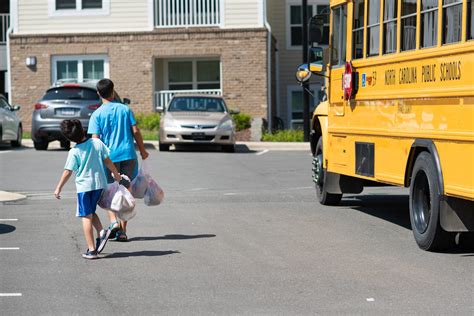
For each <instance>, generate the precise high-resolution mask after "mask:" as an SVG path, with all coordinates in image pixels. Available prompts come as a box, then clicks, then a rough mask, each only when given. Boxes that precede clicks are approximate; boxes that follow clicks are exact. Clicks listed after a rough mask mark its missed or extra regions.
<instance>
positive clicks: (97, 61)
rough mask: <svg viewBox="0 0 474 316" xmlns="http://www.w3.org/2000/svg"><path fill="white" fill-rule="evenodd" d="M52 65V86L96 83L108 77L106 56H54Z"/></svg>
mask: <svg viewBox="0 0 474 316" xmlns="http://www.w3.org/2000/svg"><path fill="white" fill-rule="evenodd" d="M52 64H53V67H52V76H51V77H52V78H53V82H52V83H53V84H54V83H67V82H87V81H97V80H100V79H102V78H107V77H108V76H109V64H108V58H107V57H106V56H55V57H53V61H52Z"/></svg>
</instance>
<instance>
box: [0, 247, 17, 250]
mask: <svg viewBox="0 0 474 316" xmlns="http://www.w3.org/2000/svg"><path fill="white" fill-rule="evenodd" d="M0 250H20V247H0Z"/></svg>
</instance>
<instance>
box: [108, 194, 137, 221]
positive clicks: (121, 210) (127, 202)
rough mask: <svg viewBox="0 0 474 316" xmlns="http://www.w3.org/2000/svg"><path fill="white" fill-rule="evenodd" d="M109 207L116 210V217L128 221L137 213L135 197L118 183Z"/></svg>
mask: <svg viewBox="0 0 474 316" xmlns="http://www.w3.org/2000/svg"><path fill="white" fill-rule="evenodd" d="M110 209H111V210H112V211H115V212H117V215H118V217H119V218H120V219H122V220H124V221H129V220H130V219H132V218H133V217H134V216H135V215H136V214H137V212H136V211H135V198H134V197H133V196H132V194H131V193H130V191H128V190H127V188H126V187H124V186H123V185H119V188H118V190H117V192H115V195H114V197H113V199H112V203H111V205H110Z"/></svg>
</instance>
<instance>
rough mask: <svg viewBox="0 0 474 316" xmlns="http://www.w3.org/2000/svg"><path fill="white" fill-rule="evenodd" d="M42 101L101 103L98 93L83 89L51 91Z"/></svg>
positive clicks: (60, 88) (67, 88) (70, 88)
mask: <svg viewBox="0 0 474 316" xmlns="http://www.w3.org/2000/svg"><path fill="white" fill-rule="evenodd" d="M42 100H96V101H100V98H99V96H98V95H97V92H96V91H94V90H92V89H87V88H81V87H77V88H76V87H58V88H53V89H49V90H48V91H46V94H45V95H44V96H43V99H42Z"/></svg>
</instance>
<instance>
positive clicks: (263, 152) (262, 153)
mask: <svg viewBox="0 0 474 316" xmlns="http://www.w3.org/2000/svg"><path fill="white" fill-rule="evenodd" d="M269 151H270V150H268V149H265V150H264V151H260V152H258V153H256V154H255V156H261V155H264V154H266V153H267V152H269Z"/></svg>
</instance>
